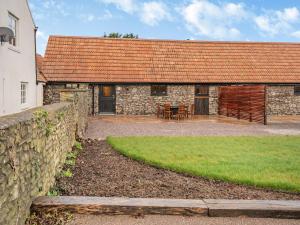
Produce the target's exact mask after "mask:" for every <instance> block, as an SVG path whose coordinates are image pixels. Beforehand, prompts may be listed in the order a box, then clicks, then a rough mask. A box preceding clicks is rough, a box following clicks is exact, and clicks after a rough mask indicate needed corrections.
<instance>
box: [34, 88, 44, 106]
mask: <svg viewBox="0 0 300 225" xmlns="http://www.w3.org/2000/svg"><path fill="white" fill-rule="evenodd" d="M44 85H45V84H44V83H38V85H37V86H36V104H37V106H42V105H43V100H44Z"/></svg>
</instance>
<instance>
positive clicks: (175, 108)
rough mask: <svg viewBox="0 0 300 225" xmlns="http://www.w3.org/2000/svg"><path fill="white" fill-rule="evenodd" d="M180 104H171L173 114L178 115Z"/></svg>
mask: <svg viewBox="0 0 300 225" xmlns="http://www.w3.org/2000/svg"><path fill="white" fill-rule="evenodd" d="M178 108H179V107H178V106H171V110H172V114H173V115H176V114H177V113H178Z"/></svg>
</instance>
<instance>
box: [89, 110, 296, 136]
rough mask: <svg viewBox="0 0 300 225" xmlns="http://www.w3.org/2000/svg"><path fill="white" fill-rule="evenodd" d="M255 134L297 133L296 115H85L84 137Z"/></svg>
mask: <svg viewBox="0 0 300 225" xmlns="http://www.w3.org/2000/svg"><path fill="white" fill-rule="evenodd" d="M257 135H300V116H294V117H274V118H271V119H270V120H269V123H268V125H261V124H256V123H249V122H247V121H243V120H236V119H232V118H225V117H218V116H200V117H195V118H194V119H189V120H184V121H173V120H171V121H169V120H162V119H157V118H156V117H154V116H95V117H90V119H89V128H88V130H87V134H86V138H92V139H99V140H103V139H106V137H108V136H257Z"/></svg>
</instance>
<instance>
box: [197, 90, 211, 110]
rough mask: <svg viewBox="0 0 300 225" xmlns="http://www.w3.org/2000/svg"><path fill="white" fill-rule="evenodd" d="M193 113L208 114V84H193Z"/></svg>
mask: <svg viewBox="0 0 300 225" xmlns="http://www.w3.org/2000/svg"><path fill="white" fill-rule="evenodd" d="M195 115H209V86H208V85H196V86H195Z"/></svg>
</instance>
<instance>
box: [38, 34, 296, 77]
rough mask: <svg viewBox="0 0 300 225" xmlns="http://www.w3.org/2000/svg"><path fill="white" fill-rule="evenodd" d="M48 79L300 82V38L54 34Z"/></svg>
mask: <svg viewBox="0 0 300 225" xmlns="http://www.w3.org/2000/svg"><path fill="white" fill-rule="evenodd" d="M43 72H44V74H45V76H46V78H47V80H48V81H74V82H153V83H155V82H166V83H168V82H172V83H196V82H197V83H198V82H199V83H200V82H207V83H231V82H246V83H248V82H249V83H250V82H251V83H259V82H263V83H300V43H257V42H255V43H254V42H252V43H251V42H204V41H203V42H202V41H170V40H145V39H139V40H136V39H107V38H92V37H64V36H51V37H50V38H49V42H48V46H47V50H46V55H45V59H44V63H43Z"/></svg>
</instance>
